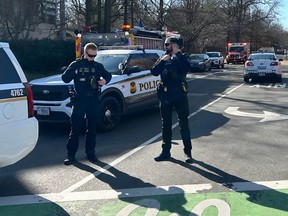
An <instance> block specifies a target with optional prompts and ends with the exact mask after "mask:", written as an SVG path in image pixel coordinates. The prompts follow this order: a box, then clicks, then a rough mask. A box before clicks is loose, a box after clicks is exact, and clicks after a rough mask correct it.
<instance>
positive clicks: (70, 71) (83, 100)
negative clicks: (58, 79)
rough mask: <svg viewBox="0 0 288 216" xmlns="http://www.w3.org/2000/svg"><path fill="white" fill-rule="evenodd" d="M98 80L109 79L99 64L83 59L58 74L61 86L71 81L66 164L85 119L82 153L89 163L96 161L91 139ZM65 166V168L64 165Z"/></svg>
mask: <svg viewBox="0 0 288 216" xmlns="http://www.w3.org/2000/svg"><path fill="white" fill-rule="evenodd" d="M100 77H102V78H103V79H105V80H106V83H108V82H109V81H110V80H111V78H112V76H111V74H110V73H109V72H108V71H106V70H105V69H104V67H103V65H102V64H100V63H98V62H95V61H88V60H87V59H85V58H83V57H82V58H81V59H78V60H76V61H74V62H72V63H71V64H70V65H69V67H68V68H67V69H66V70H65V72H64V73H63V74H62V80H63V81H64V82H65V83H69V82H71V81H72V80H74V91H73V94H72V99H71V102H72V104H73V107H72V116H71V131H70V134H69V138H68V142H67V145H66V148H67V151H68V154H67V159H66V160H67V161H68V162H73V161H74V160H75V154H76V152H77V149H78V144H79V136H80V132H81V128H82V122H83V119H84V116H85V115H86V118H87V131H86V137H85V138H86V139H85V142H86V143H85V153H86V155H87V158H88V159H89V160H91V161H95V160H97V158H96V156H95V145H96V141H95V137H96V123H97V113H98V105H99V93H100V91H101V89H100V87H101V86H98V82H97V81H98V80H100ZM64 163H65V161H64ZM66 165H68V163H67V164H66Z"/></svg>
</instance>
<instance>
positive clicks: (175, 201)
mask: <svg viewBox="0 0 288 216" xmlns="http://www.w3.org/2000/svg"><path fill="white" fill-rule="evenodd" d="M95 164H96V165H98V166H100V167H102V168H103V167H107V166H108V164H106V163H105V162H103V161H97V162H96V163H95ZM74 166H75V167H77V168H79V169H81V170H85V171H87V172H90V173H92V174H93V175H95V173H96V172H97V169H95V168H93V167H91V166H88V165H86V164H83V163H80V162H77V163H75V164H74ZM95 177H96V178H97V179H99V180H101V181H102V182H105V183H107V184H109V185H110V187H111V188H112V189H114V190H115V191H116V192H118V193H119V195H118V198H119V199H120V200H122V201H124V202H128V203H132V204H133V205H137V206H139V207H140V206H142V207H146V208H148V209H147V211H148V212H147V214H149V211H155V209H156V211H158V210H159V211H169V212H171V213H177V214H178V215H183V216H184V215H187V216H188V215H189V216H196V215H195V214H193V213H190V212H188V211H187V210H186V209H185V208H184V205H185V204H186V203H187V200H186V198H185V196H184V195H185V192H184V191H183V190H182V189H181V188H178V187H176V186H170V187H169V188H168V189H167V190H165V189H163V188H158V187H157V186H155V185H153V184H151V183H149V182H144V181H143V180H141V179H139V178H136V177H134V176H131V175H129V174H127V173H125V172H122V171H120V170H118V169H116V168H115V167H110V166H109V169H107V170H105V171H104V172H102V173H101V174H99V175H97V176H95ZM163 195H173V197H169V201H168V202H169V203H161V201H159V200H162V202H165V201H163V200H165V199H155V198H157V197H158V198H160V197H163ZM147 197H148V198H147ZM159 202H160V203H159ZM153 209H154V210H153Z"/></svg>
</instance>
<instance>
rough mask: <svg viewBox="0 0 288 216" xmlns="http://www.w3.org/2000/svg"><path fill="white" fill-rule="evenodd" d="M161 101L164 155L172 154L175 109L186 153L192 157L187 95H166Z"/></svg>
mask: <svg viewBox="0 0 288 216" xmlns="http://www.w3.org/2000/svg"><path fill="white" fill-rule="evenodd" d="M166 94H167V95H165V96H164V97H163V98H162V99H161V100H160V113H161V119H162V138H163V144H162V150H163V153H170V149H171V140H172V112H173V108H175V110H176V112H177V115H178V122H179V127H180V133H181V137H182V141H183V144H184V153H186V154H188V155H190V154H191V150H192V143H191V136H190V128H189V123H188V116H189V104H188V98H187V94H186V93H179V94H176V95H169V93H166Z"/></svg>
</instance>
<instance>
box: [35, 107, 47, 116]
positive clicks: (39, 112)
mask: <svg viewBox="0 0 288 216" xmlns="http://www.w3.org/2000/svg"><path fill="white" fill-rule="evenodd" d="M37 115H45V116H48V115H50V109H49V107H38V109H37Z"/></svg>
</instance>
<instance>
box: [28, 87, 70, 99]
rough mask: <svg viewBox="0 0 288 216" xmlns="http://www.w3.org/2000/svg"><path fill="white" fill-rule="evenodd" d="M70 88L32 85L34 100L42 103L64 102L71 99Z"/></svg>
mask: <svg viewBox="0 0 288 216" xmlns="http://www.w3.org/2000/svg"><path fill="white" fill-rule="evenodd" d="M69 87H70V86H66V85H62V86H49V85H47V86H44V85H41V86H39V85H32V92H33V99H34V100H42V101H62V100H65V99H67V98H68V97H69Z"/></svg>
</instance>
